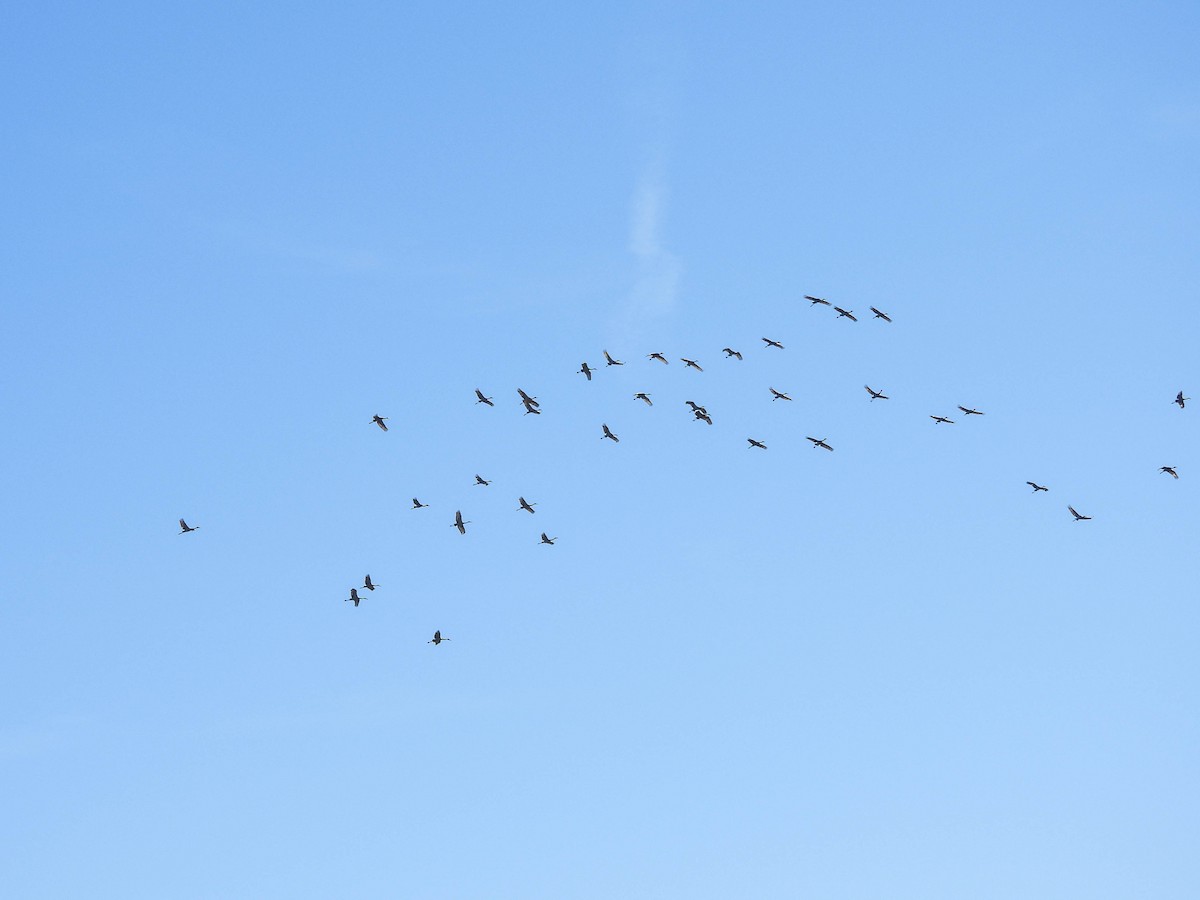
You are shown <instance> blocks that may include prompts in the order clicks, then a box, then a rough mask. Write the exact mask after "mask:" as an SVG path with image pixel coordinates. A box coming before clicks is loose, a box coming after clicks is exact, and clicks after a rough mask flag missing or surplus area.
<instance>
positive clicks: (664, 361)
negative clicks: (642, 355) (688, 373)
mask: <svg viewBox="0 0 1200 900" xmlns="http://www.w3.org/2000/svg"><path fill="white" fill-rule="evenodd" d="M646 359H657V360H658V361H659V362H660V363H662V364H663V365H664V366H669V365H670V364H671V361H670V360H669V359H667V358H666V357H665V356H663V355H662V354H661V353H651V354H649V355H648V356H647V357H646Z"/></svg>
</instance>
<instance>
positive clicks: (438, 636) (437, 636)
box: [425, 631, 450, 647]
mask: <svg viewBox="0 0 1200 900" xmlns="http://www.w3.org/2000/svg"><path fill="white" fill-rule="evenodd" d="M448 640H450V638H444V637H442V633H441V632H440V631H435V632H434V633H433V640H429V641H426V642H425V643H427V644H433V646H435V647H436V646H437V645H438V644H440V643H441V642H442V641H448Z"/></svg>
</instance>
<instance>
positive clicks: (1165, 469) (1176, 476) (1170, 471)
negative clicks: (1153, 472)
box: [1158, 466, 1179, 480]
mask: <svg viewBox="0 0 1200 900" xmlns="http://www.w3.org/2000/svg"><path fill="white" fill-rule="evenodd" d="M1158 471H1160V472H1165V473H1166V474H1168V475H1170V476H1171V477H1172V478H1174V479H1176V480H1178V479H1179V473H1178V472H1176V471H1175V467H1174V466H1163V467H1162V468H1160V469H1159V470H1158Z"/></svg>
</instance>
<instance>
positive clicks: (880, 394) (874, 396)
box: [863, 384, 888, 400]
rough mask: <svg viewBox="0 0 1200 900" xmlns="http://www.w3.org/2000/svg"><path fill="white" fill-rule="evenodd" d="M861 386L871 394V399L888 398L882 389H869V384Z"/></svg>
mask: <svg viewBox="0 0 1200 900" xmlns="http://www.w3.org/2000/svg"><path fill="white" fill-rule="evenodd" d="M863 387H865V388H866V389H867V393H868V394H870V395H871V399H872V400H887V399H888V395H887V394H885V393H884V392H883V391H873V390H871V386H870V385H869V384H864V385H863Z"/></svg>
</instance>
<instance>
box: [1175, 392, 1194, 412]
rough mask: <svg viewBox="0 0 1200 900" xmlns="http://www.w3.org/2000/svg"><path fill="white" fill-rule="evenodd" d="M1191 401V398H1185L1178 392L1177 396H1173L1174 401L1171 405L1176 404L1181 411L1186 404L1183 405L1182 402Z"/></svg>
mask: <svg viewBox="0 0 1200 900" xmlns="http://www.w3.org/2000/svg"><path fill="white" fill-rule="evenodd" d="M1191 399H1192V398H1191V397H1185V396H1183V391H1180V392H1179V393H1178V394H1176V395H1175V399H1174V400H1173V401H1171V402H1172V403H1177V404H1178V405H1179V408H1180V409H1183V408H1184V406H1185V405H1186V404H1185V403H1184V402H1183V401H1185V400H1191Z"/></svg>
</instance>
